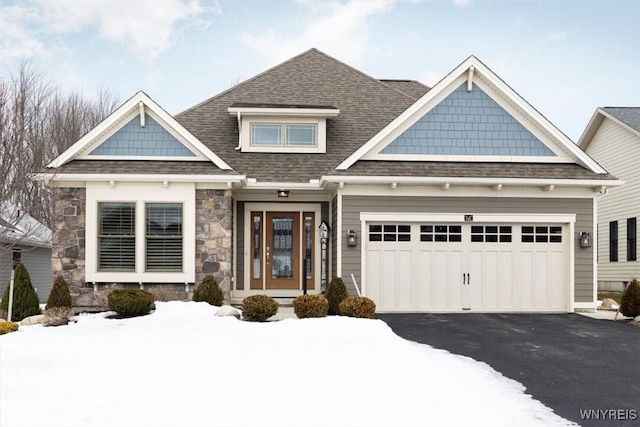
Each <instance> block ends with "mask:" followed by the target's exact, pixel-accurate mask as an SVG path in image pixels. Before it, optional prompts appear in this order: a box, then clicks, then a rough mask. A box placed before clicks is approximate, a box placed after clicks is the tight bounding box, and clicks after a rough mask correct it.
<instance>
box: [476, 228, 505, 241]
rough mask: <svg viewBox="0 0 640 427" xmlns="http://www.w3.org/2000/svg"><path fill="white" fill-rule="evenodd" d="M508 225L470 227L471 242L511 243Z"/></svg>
mask: <svg viewBox="0 0 640 427" xmlns="http://www.w3.org/2000/svg"><path fill="white" fill-rule="evenodd" d="M511 231H512V228H511V226H510V225H472V226H471V241H472V242H490V243H492V242H500V243H510V242H511Z"/></svg>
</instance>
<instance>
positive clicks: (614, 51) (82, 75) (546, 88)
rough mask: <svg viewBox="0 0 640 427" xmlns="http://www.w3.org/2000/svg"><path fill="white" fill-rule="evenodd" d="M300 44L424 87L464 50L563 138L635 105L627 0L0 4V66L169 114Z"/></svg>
mask: <svg viewBox="0 0 640 427" xmlns="http://www.w3.org/2000/svg"><path fill="white" fill-rule="evenodd" d="M311 47H317V48H318V49H320V50H322V51H324V52H326V53H328V54H329V55H332V56H334V57H336V58H337V59H339V60H341V61H343V62H346V63H347V64H349V65H352V66H354V67H356V68H358V69H360V70H361V71H363V72H365V73H367V74H369V75H371V76H374V77H376V78H400V79H417V80H420V81H421V82H423V83H425V84H427V85H429V86H433V85H434V84H436V83H437V82H438V80H440V79H441V78H442V77H444V76H445V75H446V74H447V73H448V72H449V71H451V70H452V69H453V68H454V67H455V66H457V65H458V64H459V63H461V62H462V61H463V60H464V59H465V58H467V57H468V56H469V55H471V54H473V55H476V56H477V57H478V58H479V59H480V60H482V61H483V62H484V63H485V64H486V65H488V66H489V67H490V68H491V69H492V70H493V71H494V72H496V73H497V74H498V75H499V76H500V77H502V78H503V79H504V80H505V81H506V82H507V83H508V84H509V85H510V86H511V87H512V88H513V89H515V90H516V91H517V92H518V93H519V94H520V95H521V96H522V97H524V98H525V99H526V100H527V101H528V102H529V103H531V104H532V105H533V106H534V107H535V108H537V109H538V110H539V111H540V112H541V113H542V114H543V115H545V116H546V117H547V118H548V119H549V120H551V121H552V122H553V123H554V124H555V125H556V126H558V127H559V128H560V130H562V131H563V132H565V133H566V134H567V135H568V136H569V137H570V138H572V139H573V140H574V141H577V139H578V138H579V136H580V135H581V133H582V130H583V129H584V127H585V126H586V125H587V122H588V120H589V118H590V117H591V115H592V114H593V112H594V110H595V109H596V108H597V107H600V106H638V105H640V1H638V0H626V1H615V0H594V1H577V0H575V1H567V2H561V1H550V0H549V1H479V0H453V1H444V0H439V1H438V0H431V1H429V0H424V1H420V0H414V1H395V2H394V1H373V0H372V1H366V0H360V1H322V2H320V1H306V0H301V1H261V2H257V1H234V2H227V1H211V0H164V1H152V0H147V1H100V0H92V1H80V0H76V1H56V0H49V1H11V0H8V1H7V0H3V1H2V2H0V76H1V77H2V78H8V77H9V76H10V75H11V74H12V73H15V71H16V69H17V64H18V63H19V62H20V60H21V59H23V58H31V60H32V62H33V63H34V64H35V65H37V66H38V67H39V68H40V70H42V71H43V72H44V74H45V75H46V76H47V77H48V78H49V79H50V81H51V83H52V84H54V85H56V86H60V87H62V88H63V89H65V90H66V89H74V90H82V92H83V93H84V94H85V95H86V96H93V95H95V93H97V91H98V90H99V89H100V88H101V87H105V88H108V89H110V90H111V91H112V92H114V93H115V94H116V95H117V96H118V97H119V99H120V101H125V100H126V99H127V98H129V97H130V96H131V95H133V94H134V93H135V92H137V91H138V90H141V89H142V90H144V91H145V92H147V94H149V95H150V96H151V97H152V98H153V99H154V100H156V101H157V102H158V103H160V105H162V106H163V107H164V108H165V109H166V110H167V111H169V112H170V113H172V114H176V113H179V112H180V111H182V110H185V109H187V108H189V107H191V106H193V105H195V104H197V103H199V102H201V101H203V100H205V99H207V98H209V97H211V96H213V95H215V94H217V93H219V92H221V91H222V90H224V89H227V88H228V87H230V86H232V85H233V84H235V83H237V82H240V81H242V80H245V79H247V78H250V77H252V76H253V75H255V74H257V73H259V72H261V71H264V70H265V69H267V68H268V67H270V66H273V65H275V64H277V63H279V62H282V61H284V60H286V59H288V58H290V57H292V56H294V55H296V54H298V53H301V52H303V51H305V50H307V49H309V48H311Z"/></svg>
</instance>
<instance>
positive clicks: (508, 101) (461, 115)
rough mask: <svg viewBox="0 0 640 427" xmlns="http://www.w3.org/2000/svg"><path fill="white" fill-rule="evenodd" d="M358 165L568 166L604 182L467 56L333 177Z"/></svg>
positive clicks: (579, 155)
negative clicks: (508, 164)
mask: <svg viewBox="0 0 640 427" xmlns="http://www.w3.org/2000/svg"><path fill="white" fill-rule="evenodd" d="M360 160H370V161H385V162H479V163H482V162H503V163H510V162H511V163H515V162H518V163H562V164H572V163H573V164H578V165H580V166H583V167H586V168H587V169H588V170H590V171H592V172H594V173H598V174H606V170H604V169H603V168H602V167H601V166H600V165H598V164H597V163H596V162H595V161H594V160H593V159H592V158H590V157H589V156H588V155H587V154H586V153H585V152H584V151H582V150H580V149H579V148H578V147H577V146H576V144H574V143H573V141H571V140H570V139H569V138H568V137H567V136H566V135H565V134H563V133H562V132H561V131H560V130H558V129H557V128H556V127H555V126H554V125H553V124H552V123H551V122H549V121H548V120H547V119H546V118H545V117H544V116H542V115H541V114H540V113H539V112H538V111H537V110H536V109H535V108H533V107H532V106H531V105H529V103H527V102H526V101H525V100H524V99H522V97H520V95H518V94H517V93H516V92H515V91H514V90H513V89H511V88H510V87H509V86H508V85H507V84H506V83H505V82H504V81H502V80H501V79H500V78H499V77H498V76H497V75H495V74H494V73H493V71H491V70H490V69H489V68H488V67H487V66H486V65H484V64H483V63H482V62H480V61H479V60H478V59H477V58H476V57H474V56H470V57H469V58H467V59H466V60H465V61H464V62H463V63H462V64H460V65H459V66H458V67H456V68H455V69H454V70H453V71H452V72H450V73H449V74H448V75H447V76H445V77H444V78H443V79H442V80H440V81H439V82H438V83H437V84H436V85H435V86H434V87H433V88H431V90H429V91H428V92H427V93H426V94H424V95H423V96H422V97H421V98H420V99H418V100H417V101H415V102H414V103H413V105H411V106H410V107H409V108H407V109H406V110H405V111H404V112H402V113H401V114H400V115H398V116H397V117H396V118H395V119H394V120H392V121H391V122H390V123H388V124H387V125H386V126H385V127H384V128H383V129H381V130H380V131H379V132H378V133H377V134H375V135H374V136H373V137H371V138H370V139H369V140H368V141H367V142H366V143H365V144H363V145H362V146H360V147H359V148H358V149H357V150H356V151H354V152H353V153H352V154H351V155H350V156H348V157H346V158H345V160H343V161H342V162H341V163H340V164H339V165H338V166H337V167H336V168H335V169H336V170H338V171H346V170H348V169H349V168H350V167H351V166H353V165H354V164H355V163H357V162H358V161H360Z"/></svg>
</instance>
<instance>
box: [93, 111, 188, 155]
mask: <svg viewBox="0 0 640 427" xmlns="http://www.w3.org/2000/svg"><path fill="white" fill-rule="evenodd" d="M89 155H90V156H92V155H93V156H157V157H167V156H173V157H195V154H193V153H192V152H191V151H190V150H189V149H188V148H187V147H185V146H184V145H182V143H181V142H180V141H178V140H177V139H176V138H175V137H174V136H173V135H171V134H170V133H169V132H167V130H166V129H165V128H163V127H162V126H161V125H160V124H159V123H158V122H156V121H155V120H154V119H153V118H152V117H151V116H149V115H147V116H146V117H145V127H141V126H140V116H136V117H134V118H133V119H132V120H131V121H130V122H129V123H127V124H126V125H125V126H123V127H122V128H121V129H120V130H118V131H117V132H116V133H115V134H113V135H111V136H110V137H109V138H108V139H107V140H106V141H104V142H103V143H102V144H100V145H99V146H98V147H96V148H95V149H94V150H93V151H92V152H91V153H89Z"/></svg>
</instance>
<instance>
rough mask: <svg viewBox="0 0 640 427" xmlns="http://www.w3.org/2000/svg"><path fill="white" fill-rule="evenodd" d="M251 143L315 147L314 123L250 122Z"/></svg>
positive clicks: (269, 145) (255, 144) (270, 145)
mask: <svg viewBox="0 0 640 427" xmlns="http://www.w3.org/2000/svg"><path fill="white" fill-rule="evenodd" d="M251 145H252V146H257V147H261V146H264V147H279V146H290V147H315V146H316V145H317V125H316V124H310V123H305V124H285V123H252V124H251Z"/></svg>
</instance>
